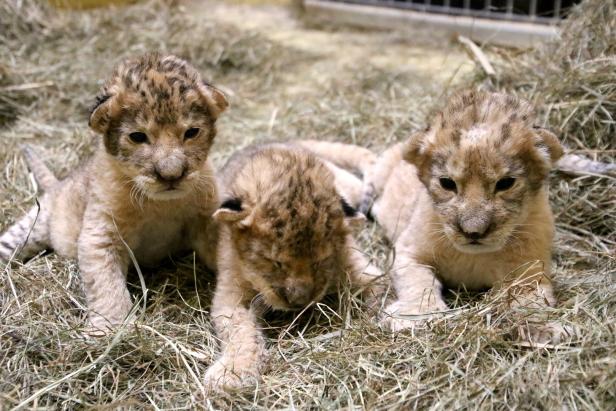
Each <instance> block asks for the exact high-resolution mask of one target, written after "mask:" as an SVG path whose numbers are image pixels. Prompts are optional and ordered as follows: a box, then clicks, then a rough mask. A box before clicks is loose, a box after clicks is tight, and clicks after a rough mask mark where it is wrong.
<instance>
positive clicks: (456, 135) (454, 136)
mask: <svg viewBox="0 0 616 411" xmlns="http://www.w3.org/2000/svg"><path fill="white" fill-rule="evenodd" d="M461 138H462V132H461V131H460V129H455V130H454V131H452V132H451V141H452V142H453V143H454V144H455V145H456V146H459V145H460V140H461Z"/></svg>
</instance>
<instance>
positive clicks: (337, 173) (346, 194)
mask: <svg viewBox="0 0 616 411" xmlns="http://www.w3.org/2000/svg"><path fill="white" fill-rule="evenodd" d="M323 163H325V165H326V166H327V168H328V169H329V170H330V171H331V172H332V173H333V174H334V179H335V184H336V190H337V191H338V193H339V194H340V195H341V196H342V197H343V198H344V199H345V200H346V201H347V202H348V203H349V204H350V205H351V206H352V207H357V206H358V205H359V202H360V201H361V198H362V192H363V184H362V181H361V180H360V179H359V178H357V177H355V175H353V174H351V173H349V172H348V171H346V170H344V169H342V168H340V167H338V166H336V165H335V164H333V163H331V162H329V161H323Z"/></svg>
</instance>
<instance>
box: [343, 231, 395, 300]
mask: <svg viewBox="0 0 616 411" xmlns="http://www.w3.org/2000/svg"><path fill="white" fill-rule="evenodd" d="M347 244H348V246H347V249H348V250H349V255H348V260H347V268H346V270H347V272H348V273H349V275H350V277H351V284H352V285H355V286H359V287H364V291H363V295H364V297H365V299H366V303H367V305H368V307H370V308H377V306H378V305H379V302H380V299H381V297H382V296H383V294H384V293H385V287H386V286H385V284H384V281H383V280H384V279H383V273H382V271H381V270H380V269H379V268H378V267H376V266H375V265H374V264H372V263H370V261H368V259H367V258H366V257H365V256H364V254H363V253H362V251H361V250H360V249H359V248H358V247H357V245H356V244H355V241H354V240H353V238H352V237H350V236H349V238H348V239H347Z"/></svg>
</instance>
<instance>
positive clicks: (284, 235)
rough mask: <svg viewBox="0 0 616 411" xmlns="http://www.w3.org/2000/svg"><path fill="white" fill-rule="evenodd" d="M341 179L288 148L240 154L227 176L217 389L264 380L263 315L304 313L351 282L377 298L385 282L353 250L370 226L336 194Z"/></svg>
mask: <svg viewBox="0 0 616 411" xmlns="http://www.w3.org/2000/svg"><path fill="white" fill-rule="evenodd" d="M337 171H338V170H337V169H336V168H332V167H331V166H328V165H327V164H326V163H325V162H323V161H321V160H319V159H317V158H316V157H315V156H313V155H311V154H310V153H308V152H306V151H305V150H302V149H300V148H299V147H297V146H293V145H285V144H270V145H265V146H253V147H250V148H247V149H244V150H241V151H239V152H237V153H236V154H235V155H234V156H233V157H232V158H231V159H230V160H229V162H228V163H227V165H226V166H225V167H224V169H223V170H222V171H221V185H222V192H223V193H224V194H223V199H225V201H223V203H222V205H221V207H220V208H219V209H218V211H216V213H215V214H214V216H215V218H216V219H217V220H218V221H219V222H220V223H221V227H220V240H219V248H218V270H219V271H218V281H217V286H216V292H215V294H214V299H213V302H212V318H213V321H214V324H215V327H216V331H217V334H218V336H219V337H220V339H221V341H222V354H221V357H220V358H219V359H218V360H217V361H216V362H215V363H214V364H212V366H211V367H210V368H209V369H208V371H207V373H206V383H207V385H208V386H209V387H210V388H215V389H218V388H230V387H237V386H242V385H246V384H248V383H251V382H254V380H255V379H256V378H258V377H259V375H260V374H261V372H262V371H263V369H264V366H265V359H266V358H267V350H266V348H265V343H264V339H263V336H262V334H261V332H260V331H259V330H258V327H257V322H256V321H257V316H258V313H259V310H260V309H261V310H262V309H278V310H290V309H299V308H303V307H305V306H306V305H307V304H310V303H311V302H314V301H319V300H320V299H321V298H322V297H323V296H324V295H325V294H326V293H328V292H331V291H334V290H336V289H337V287H338V286H339V285H340V283H341V282H342V281H343V280H344V279H345V278H346V277H347V276H348V277H349V278H350V279H351V282H352V283H354V284H356V285H362V286H368V285H369V286H368V287H367V291H368V294H369V296H370V295H372V296H373V297H375V296H376V295H375V294H371V293H376V287H377V286H376V284H374V280H376V279H377V278H378V277H379V276H380V272H379V270H378V269H377V268H376V267H374V266H372V265H371V264H370V263H369V262H368V261H367V260H366V259H365V258H364V256H363V255H362V254H361V253H360V252H359V251H358V250H357V247H356V246H355V245H354V241H353V238H352V236H351V234H350V231H351V230H350V228H351V224H353V223H354V222H357V221H361V220H363V218H362V217H361V216H360V215H359V214H358V213H357V212H356V211H355V210H354V209H353V208H352V207H350V206H349V205H348V204H347V203H346V201H345V200H343V198H342V197H341V195H340V194H339V191H338V190H337V188H336V181H337V175H336V174H337ZM340 171H341V172H342V170H340ZM347 177H348V176H346V175H344V177H343V178H344V179H345V181H346V178H347ZM355 184H356V185H357V186H358V187H361V181H360V180H359V179H357V178H356V179H355Z"/></svg>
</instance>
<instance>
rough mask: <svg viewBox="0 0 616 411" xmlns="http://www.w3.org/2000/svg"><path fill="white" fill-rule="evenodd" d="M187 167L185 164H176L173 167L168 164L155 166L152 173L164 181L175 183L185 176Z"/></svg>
mask: <svg viewBox="0 0 616 411" xmlns="http://www.w3.org/2000/svg"><path fill="white" fill-rule="evenodd" d="M186 172H187V168H186V165H184V164H182V165H178V166H175V167H169V166H166V167H165V166H162V167H161V166H156V167H155V168H154V174H156V178H157V179H158V180H160V181H163V182H165V183H175V182H177V181H179V180H181V179H182V178H184V176H186Z"/></svg>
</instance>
